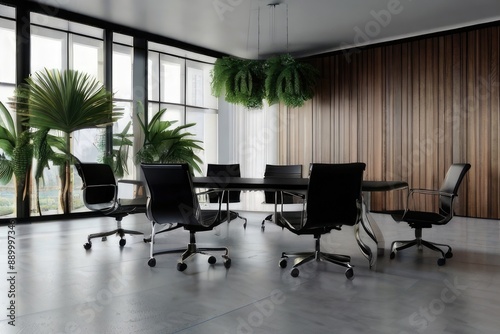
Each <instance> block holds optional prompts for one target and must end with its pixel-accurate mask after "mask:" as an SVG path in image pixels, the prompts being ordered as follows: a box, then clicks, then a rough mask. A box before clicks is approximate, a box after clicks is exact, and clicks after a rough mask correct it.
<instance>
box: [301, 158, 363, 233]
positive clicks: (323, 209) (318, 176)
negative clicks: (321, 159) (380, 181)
mask: <svg viewBox="0 0 500 334" xmlns="http://www.w3.org/2000/svg"><path fill="white" fill-rule="evenodd" d="M365 166H366V165H365V164H364V163H346V164H320V163H313V164H312V165H311V173H310V176H309V187H308V190H307V209H306V212H307V219H306V224H305V225H304V227H303V228H314V227H321V226H332V225H338V226H341V225H350V226H352V225H355V224H356V223H357V222H358V220H359V218H360V216H359V215H360V213H361V200H362V199H361V186H362V181H363V172H364V170H365Z"/></svg>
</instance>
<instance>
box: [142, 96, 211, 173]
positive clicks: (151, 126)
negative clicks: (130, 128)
mask: <svg viewBox="0 0 500 334" xmlns="http://www.w3.org/2000/svg"><path fill="white" fill-rule="evenodd" d="M166 111H167V109H162V110H160V111H159V112H157V113H156V114H155V115H154V116H153V117H152V118H151V121H150V122H148V123H146V122H145V120H144V119H143V117H144V116H143V115H144V107H143V106H142V104H140V103H139V104H138V107H137V119H138V121H139V125H140V127H141V129H142V131H143V134H144V143H143V145H142V147H141V149H140V150H139V151H138V152H137V154H136V157H135V160H136V163H137V164H139V163H141V162H145V163H154V162H157V163H187V164H188V165H189V168H190V169H191V172H193V171H194V170H196V171H198V172H200V173H201V172H202V170H201V168H200V165H199V164H201V163H202V162H203V161H202V160H201V159H200V157H198V155H197V154H196V152H195V150H203V148H202V147H201V146H200V145H199V144H200V143H202V141H200V140H196V139H192V138H190V137H192V136H193V134H192V133H190V132H185V131H184V130H185V129H188V128H190V127H192V126H194V125H195V123H188V124H184V125H179V126H176V127H173V125H174V124H175V123H176V121H165V120H162V119H161V118H162V116H163V114H164V113H165V112H166Z"/></svg>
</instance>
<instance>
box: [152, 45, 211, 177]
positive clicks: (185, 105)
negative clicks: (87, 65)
mask: <svg viewBox="0 0 500 334" xmlns="http://www.w3.org/2000/svg"><path fill="white" fill-rule="evenodd" d="M179 54H180V52H178V51H177V50H176V49H175V48H171V47H165V46H162V45H157V44H154V43H150V51H149V54H148V100H149V105H148V107H149V108H148V110H149V119H151V118H152V117H153V116H154V114H155V113H156V112H158V111H159V110H161V109H164V108H166V109H167V111H166V113H165V115H164V118H165V119H166V120H175V121H177V123H176V124H175V125H174V126H177V125H180V124H186V123H195V124H196V125H195V126H193V127H190V128H188V129H187V131H189V132H190V133H193V134H194V138H195V139H197V140H200V141H202V144H201V145H200V146H201V147H203V150H199V151H197V152H196V154H197V155H198V156H199V157H200V158H201V159H202V160H203V165H202V166H201V168H202V170H203V173H205V171H206V165H207V164H208V163H217V131H218V129H217V123H218V113H217V108H218V105H217V99H216V98H215V97H213V96H212V94H211V90H210V71H211V70H212V68H213V61H214V59H209V58H208V57H207V58H203V59H200V60H198V59H196V60H195V59H190V58H186V57H185V56H180V55H179ZM183 54H185V52H184V53H183ZM198 57H199V55H198Z"/></svg>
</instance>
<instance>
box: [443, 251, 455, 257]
mask: <svg viewBox="0 0 500 334" xmlns="http://www.w3.org/2000/svg"><path fill="white" fill-rule="evenodd" d="M444 257H445V258H447V259H451V258H452V257H453V253H452V252H451V250H449V251H447V252H446V254H444Z"/></svg>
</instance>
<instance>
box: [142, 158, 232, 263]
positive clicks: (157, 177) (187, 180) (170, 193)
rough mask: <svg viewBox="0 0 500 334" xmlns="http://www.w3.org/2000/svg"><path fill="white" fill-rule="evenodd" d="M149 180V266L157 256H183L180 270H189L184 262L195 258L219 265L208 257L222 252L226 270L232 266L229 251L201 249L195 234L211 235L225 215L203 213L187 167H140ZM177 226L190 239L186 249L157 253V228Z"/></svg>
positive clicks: (211, 211)
mask: <svg viewBox="0 0 500 334" xmlns="http://www.w3.org/2000/svg"><path fill="white" fill-rule="evenodd" d="M141 170H142V173H143V175H144V178H145V180H146V184H147V187H146V192H147V194H148V200H147V206H146V207H147V211H146V215H147V217H148V219H149V220H150V221H151V243H150V258H149V261H148V265H149V266H150V267H154V266H155V265H156V259H155V255H160V254H172V253H182V255H181V258H180V260H179V262H178V264H177V270H179V271H184V270H185V269H186V268H187V264H186V263H185V261H186V260H187V259H189V258H191V257H192V256H194V255H195V254H206V255H208V256H209V257H208V263H210V264H214V263H216V261H217V260H216V258H215V257H214V256H213V255H210V254H208V253H207V252H210V251H223V252H224V253H223V255H222V257H223V259H224V266H225V267H226V268H229V267H230V266H231V259H230V258H229V251H228V249H227V248H226V247H212V248H198V247H197V246H196V238H195V233H196V232H204V231H210V230H212V229H213V228H214V227H216V226H217V225H219V224H221V223H222V222H224V221H225V220H226V215H225V214H224V211H221V210H220V208H221V202H219V210H201V208H200V205H199V202H198V198H197V196H198V195H197V194H196V193H195V191H194V188H193V184H192V179H191V174H190V171H189V167H188V165H187V164H178V165H175V164H165V165H162V164H141ZM174 223H175V224H177V225H180V226H182V227H183V228H184V229H185V230H187V231H189V235H190V239H189V244H188V245H187V247H186V248H180V249H168V250H159V251H156V250H155V249H154V247H155V242H154V241H155V226H156V224H174Z"/></svg>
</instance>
